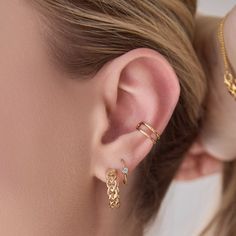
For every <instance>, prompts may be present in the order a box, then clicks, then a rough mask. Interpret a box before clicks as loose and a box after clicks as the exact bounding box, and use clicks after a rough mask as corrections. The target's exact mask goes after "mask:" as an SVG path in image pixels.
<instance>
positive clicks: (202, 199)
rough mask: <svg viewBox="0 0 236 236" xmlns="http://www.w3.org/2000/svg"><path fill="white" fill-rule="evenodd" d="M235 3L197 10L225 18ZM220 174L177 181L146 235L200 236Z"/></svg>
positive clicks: (210, 0)
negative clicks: (187, 180) (190, 180)
mask: <svg viewBox="0 0 236 236" xmlns="http://www.w3.org/2000/svg"><path fill="white" fill-rule="evenodd" d="M235 5H236V0H200V1H199V5H198V11H199V12H200V13H204V14H207V15H218V16H224V15H225V14H226V13H227V12H228V11H229V10H230V9H231V8H232V7H233V6H235ZM220 181H221V175H220V174H215V175H212V176H210V177H205V178H202V179H199V180H195V181H192V182H174V183H173V184H172V186H171V188H170V189H169V192H168V194H167V196H166V198H165V200H164V202H163V205H162V208H161V211H160V214H159V216H158V217H157V219H155V221H154V222H153V224H151V226H150V227H149V229H148V230H147V232H146V234H145V236H198V234H199V230H200V229H201V228H203V227H204V226H205V224H206V223H207V222H208V220H209V219H210V218H211V216H212V215H213V214H214V211H215V209H216V207H217V204H218V202H219V198H220V191H221V188H220Z"/></svg>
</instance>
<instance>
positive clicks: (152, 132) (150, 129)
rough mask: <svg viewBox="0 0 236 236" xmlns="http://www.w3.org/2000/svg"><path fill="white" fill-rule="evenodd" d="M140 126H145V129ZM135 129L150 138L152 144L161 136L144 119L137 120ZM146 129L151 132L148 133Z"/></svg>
mask: <svg viewBox="0 0 236 236" xmlns="http://www.w3.org/2000/svg"><path fill="white" fill-rule="evenodd" d="M142 127H145V130H144V129H143V128H142ZM136 129H137V130H138V131H139V132H141V133H142V134H143V135H145V136H146V137H147V138H149V139H151V141H152V142H153V144H156V143H157V142H158V141H159V139H160V138H161V136H160V135H159V134H158V132H157V131H156V130H155V129H154V128H153V127H152V126H151V125H150V124H148V123H147V122H144V121H141V122H139V123H138V125H137V126H136ZM146 130H148V131H149V132H151V134H149V133H148V132H147V131H146Z"/></svg>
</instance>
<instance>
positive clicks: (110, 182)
mask: <svg viewBox="0 0 236 236" xmlns="http://www.w3.org/2000/svg"><path fill="white" fill-rule="evenodd" d="M106 185H107V195H108V199H109V206H110V208H112V209H114V208H119V207H120V190H119V183H118V181H117V170H116V169H109V170H108V171H107V172H106Z"/></svg>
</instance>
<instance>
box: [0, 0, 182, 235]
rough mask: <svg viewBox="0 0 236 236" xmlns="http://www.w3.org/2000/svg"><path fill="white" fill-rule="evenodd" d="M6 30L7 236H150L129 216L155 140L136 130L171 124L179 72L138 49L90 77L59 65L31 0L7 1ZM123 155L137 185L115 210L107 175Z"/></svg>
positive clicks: (2, 56) (3, 136) (0, 126)
mask: <svg viewBox="0 0 236 236" xmlns="http://www.w3.org/2000/svg"><path fill="white" fill-rule="evenodd" d="M0 29H1V32H0V51H1V53H0V111H1V115H0V131H1V132H0V150H1V155H0V235H5V236H16V235H17V236H25V235H32V236H42V235H44V236H52V235H53V236H55V235H57V236H62V235H66V236H77V235H84V236H86V235H88V236H89V235H103V236H104V235H105V236H106V235H141V234H142V227H141V226H140V225H139V226H137V225H136V224H135V223H136V222H135V219H133V218H132V217H130V218H129V219H126V218H125V216H126V214H127V211H128V210H129V208H130V207H132V204H129V203H130V202H129V197H128V196H129V195H130V194H132V191H131V189H132V182H133V181H134V179H135V175H136V166H137V165H138V164H139V163H140V161H142V160H143V158H144V157H145V156H146V154H147V153H148V152H149V151H150V149H151V148H152V142H151V141H150V140H149V139H147V138H146V137H145V136H144V135H142V134H141V133H140V132H139V131H137V130H135V127H136V124H137V123H138V122H140V121H143V120H144V121H147V122H149V123H150V124H152V126H153V127H154V128H155V129H156V130H157V131H158V132H159V133H160V134H161V133H162V132H163V130H164V129H165V127H166V125H167V124H168V121H169V119H170V117H171V115H172V113H173V110H174V108H175V106H176V103H177V101H178V98H179V89H180V88H179V83H178V79H177V77H176V75H175V72H174V71H173V69H172V68H171V66H170V65H169V64H168V62H167V61H166V60H165V59H164V58H163V57H162V56H161V55H160V54H158V53H157V52H155V51H153V50H151V49H145V48H139V49H135V50H132V51H130V52H127V53H126V54H124V55H122V56H120V57H119V58H116V59H115V60H113V61H110V62H109V63H107V64H106V65H104V67H103V68H101V70H100V71H99V72H98V73H97V74H96V75H94V76H93V77H91V78H90V79H88V80H86V81H82V80H80V78H79V77H78V76H77V75H73V76H72V75H68V74H66V73H65V72H63V71H62V69H61V68H58V67H57V66H56V65H54V64H53V63H52V60H50V56H49V55H48V53H49V51H48V50H47V45H46V41H45V40H44V38H43V33H44V32H43V29H44V27H43V25H42V24H41V21H40V17H39V15H38V12H37V11H36V10H35V9H33V8H32V7H31V6H29V5H28V3H27V2H25V1H23V0H10V1H1V2H0ZM156 65H159V67H158V68H157V67H156ZM72 78H73V79H72ZM157 84H158V86H157ZM91 95H92V96H91ZM144 98H145V99H146V100H145V99H144ZM147 98H148V100H147ZM103 136H106V142H104V140H103V138H102V137H103ZM121 158H123V159H125V162H126V165H127V166H128V167H129V170H130V174H129V179H128V181H129V184H128V185H127V186H125V187H124V186H122V185H121V192H122V202H121V204H123V205H122V207H121V208H120V209H119V210H116V211H115V210H110V209H109V208H108V199H107V196H106V185H105V173H106V170H107V169H108V168H116V169H118V170H121V168H122V163H121ZM118 181H119V182H122V175H121V173H120V172H119V176H118ZM130 191H131V192H130ZM124 221H125V222H124ZM121 224H122V227H121ZM133 227H135V229H134V228H133Z"/></svg>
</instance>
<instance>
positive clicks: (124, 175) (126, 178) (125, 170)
mask: <svg viewBox="0 0 236 236" xmlns="http://www.w3.org/2000/svg"><path fill="white" fill-rule="evenodd" d="M121 162H122V164H123V169H122V171H121V172H122V173H123V177H124V178H123V183H124V184H127V182H128V173H129V169H128V167H127V166H126V165H125V161H124V159H121Z"/></svg>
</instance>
